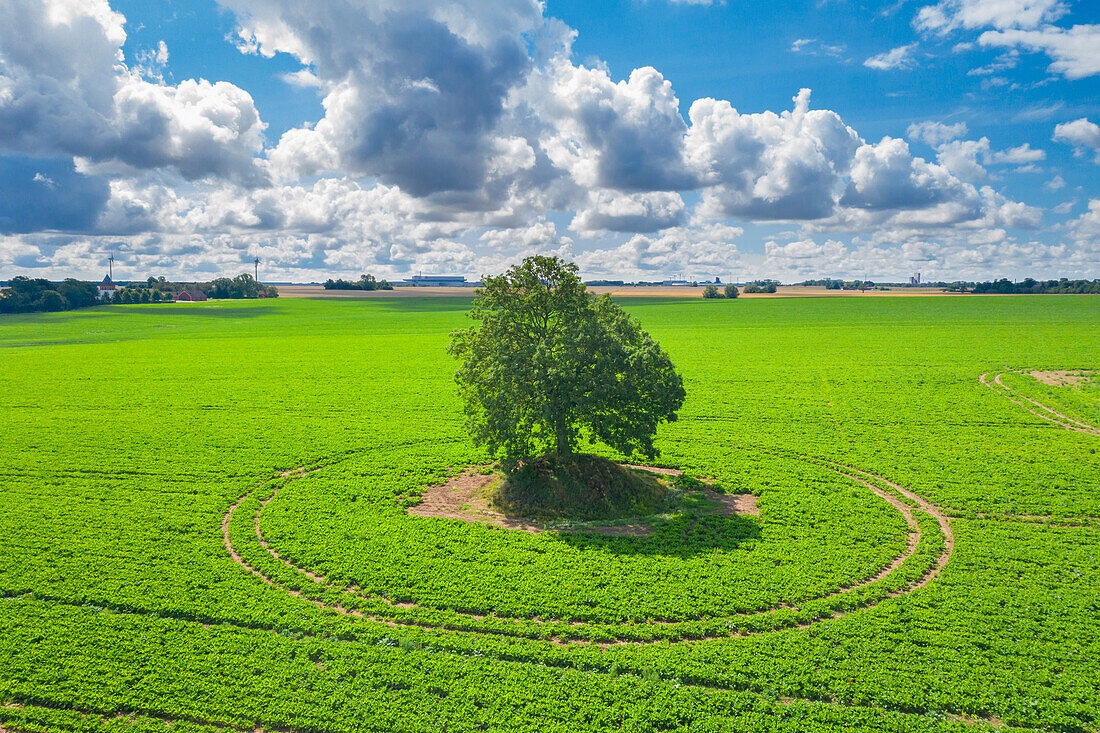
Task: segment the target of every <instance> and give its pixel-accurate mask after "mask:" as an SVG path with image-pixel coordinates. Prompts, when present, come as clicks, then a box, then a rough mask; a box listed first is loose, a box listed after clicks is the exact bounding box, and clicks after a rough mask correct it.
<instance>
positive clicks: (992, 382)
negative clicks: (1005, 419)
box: [978, 372, 1100, 435]
mask: <svg viewBox="0 0 1100 733" xmlns="http://www.w3.org/2000/svg"><path fill="white" fill-rule="evenodd" d="M990 374H994V372H985V373H984V374H982V375H981V376H980V377H978V381H979V382H981V383H982V384H984V385H985V386H986V387H989V388H990V389H991V390H993V391H994V392H996V393H997V394H999V395H1001V396H1002V397H1004V398H1005V399H1007V400H1009V401H1011V402H1014V403H1016V404H1017V405H1019V406H1020V407H1022V408H1024V409H1025V410H1027V411H1028V412H1030V413H1031V414H1032V415H1035V416H1036V417H1041V418H1042V419H1044V420H1046V421H1048V422H1052V423H1054V424H1055V425H1059V426H1061V427H1063V428H1065V429H1066V430H1076V431H1077V432H1079V433H1088V434H1089V435H1100V428H1097V427H1095V426H1093V425H1089V424H1088V423H1086V422H1081V421H1080V420H1074V419H1073V418H1072V417H1067V416H1066V415H1063V414H1062V413H1060V412H1057V411H1056V410H1054V409H1052V408H1050V407H1047V406H1046V405H1044V404H1043V403H1041V402H1037V401H1036V400H1033V399H1031V398H1030V397H1027V396H1026V395H1022V394H1020V393H1019V392H1017V391H1016V390H1014V389H1012V388H1011V387H1009V386H1008V385H1006V384H1005V383H1004V382H1002V381H1001V376H1002V375H1003V374H1004V372H997V373H995V374H994V376H993V378H992V379H990V377H989V375H990ZM1025 403H1026V404H1025Z"/></svg>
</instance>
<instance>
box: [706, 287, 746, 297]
mask: <svg viewBox="0 0 1100 733" xmlns="http://www.w3.org/2000/svg"><path fill="white" fill-rule="evenodd" d="M740 294H741V293H739V292H737V286H736V285H734V284H733V283H730V284H729V285H727V286H726V287H724V288H722V289H721V290H719V289H718V286H717V285H715V284H714V283H710V284H709V285H707V286H706V287H705V288H703V297H704V298H706V299H707V300H713V299H715V298H730V299H731V300H732V299H733V298H736V297H737V296H738V295H740Z"/></svg>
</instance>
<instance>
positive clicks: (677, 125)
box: [526, 59, 696, 191]
mask: <svg viewBox="0 0 1100 733" xmlns="http://www.w3.org/2000/svg"><path fill="white" fill-rule="evenodd" d="M526 95H527V100H528V104H530V105H531V107H532V108H533V109H537V110H539V112H540V113H541V117H542V119H543V121H544V122H545V123H547V124H548V125H549V127H550V131H549V132H548V133H547V134H546V135H545V136H544V137H543V139H542V141H541V142H542V147H543V149H544V150H545V151H546V154H547V155H548V156H549V158H550V160H551V161H553V162H554V164H555V165H556V166H558V167H559V168H562V169H564V170H568V171H570V173H571V174H572V177H573V179H574V180H575V181H576V182H577V183H578V184H579V185H581V186H583V187H586V188H589V187H604V188H615V189H619V190H621V191H671V190H677V189H685V188H692V187H694V186H695V183H696V181H695V177H694V176H693V175H692V174H691V172H689V171H688V169H687V167H686V164H685V160H684V134H685V133H686V132H687V125H686V124H685V123H684V120H683V118H682V117H681V116H680V112H679V100H678V99H677V98H676V95H675V93H674V92H673V90H672V85H671V84H670V83H669V82H668V81H667V80H666V79H665V78H664V77H663V76H661V74H660V73H659V72H658V71H657V70H656V69H653V68H650V67H645V68H641V69H635V70H634V71H632V72H631V74H630V77H629V79H627V80H625V81H620V82H613V81H612V80H611V78H610V77H609V75H608V73H607V71H606V70H604V69H589V68H586V67H584V66H573V65H572V64H571V63H569V62H568V61H567V60H565V59H559V60H558V61H557V62H556V63H554V64H552V65H551V66H550V67H549V68H548V69H547V70H546V71H545V72H543V73H540V74H539V75H538V76H537V77H536V78H535V79H534V81H533V85H532V88H530V89H528V90H527V92H526Z"/></svg>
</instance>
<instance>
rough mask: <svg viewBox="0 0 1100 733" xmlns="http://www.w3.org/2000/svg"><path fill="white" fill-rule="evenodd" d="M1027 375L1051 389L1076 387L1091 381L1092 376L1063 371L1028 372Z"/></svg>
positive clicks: (1081, 372)
mask: <svg viewBox="0 0 1100 733" xmlns="http://www.w3.org/2000/svg"><path fill="white" fill-rule="evenodd" d="M1028 374H1029V375H1030V376H1031V377H1032V378H1033V379H1036V380H1038V381H1040V382H1042V383H1043V384H1046V385H1049V386H1051V387H1076V386H1077V385H1079V384H1084V383H1085V382H1088V381H1089V380H1091V379H1092V374H1090V373H1089V372H1086V371H1083V370H1077V371H1068V370H1064V369H1063V370H1055V371H1045V372H1028Z"/></svg>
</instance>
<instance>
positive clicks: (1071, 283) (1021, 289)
mask: <svg viewBox="0 0 1100 733" xmlns="http://www.w3.org/2000/svg"><path fill="white" fill-rule="evenodd" d="M973 292H975V293H999V294H1002V293H1003V294H1027V293H1058V294H1067V295H1068V294H1074V293H1100V279H1098V280H1069V279H1067V278H1064V277H1063V278H1061V279H1058V280H1033V279H1032V278H1030V277H1029V278H1026V279H1024V280H1021V281H1020V282H1012V281H1010V280H1008V279H1007V278H1001V279H1000V280H994V281H993V282H984V283H975V284H974V288H973Z"/></svg>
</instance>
